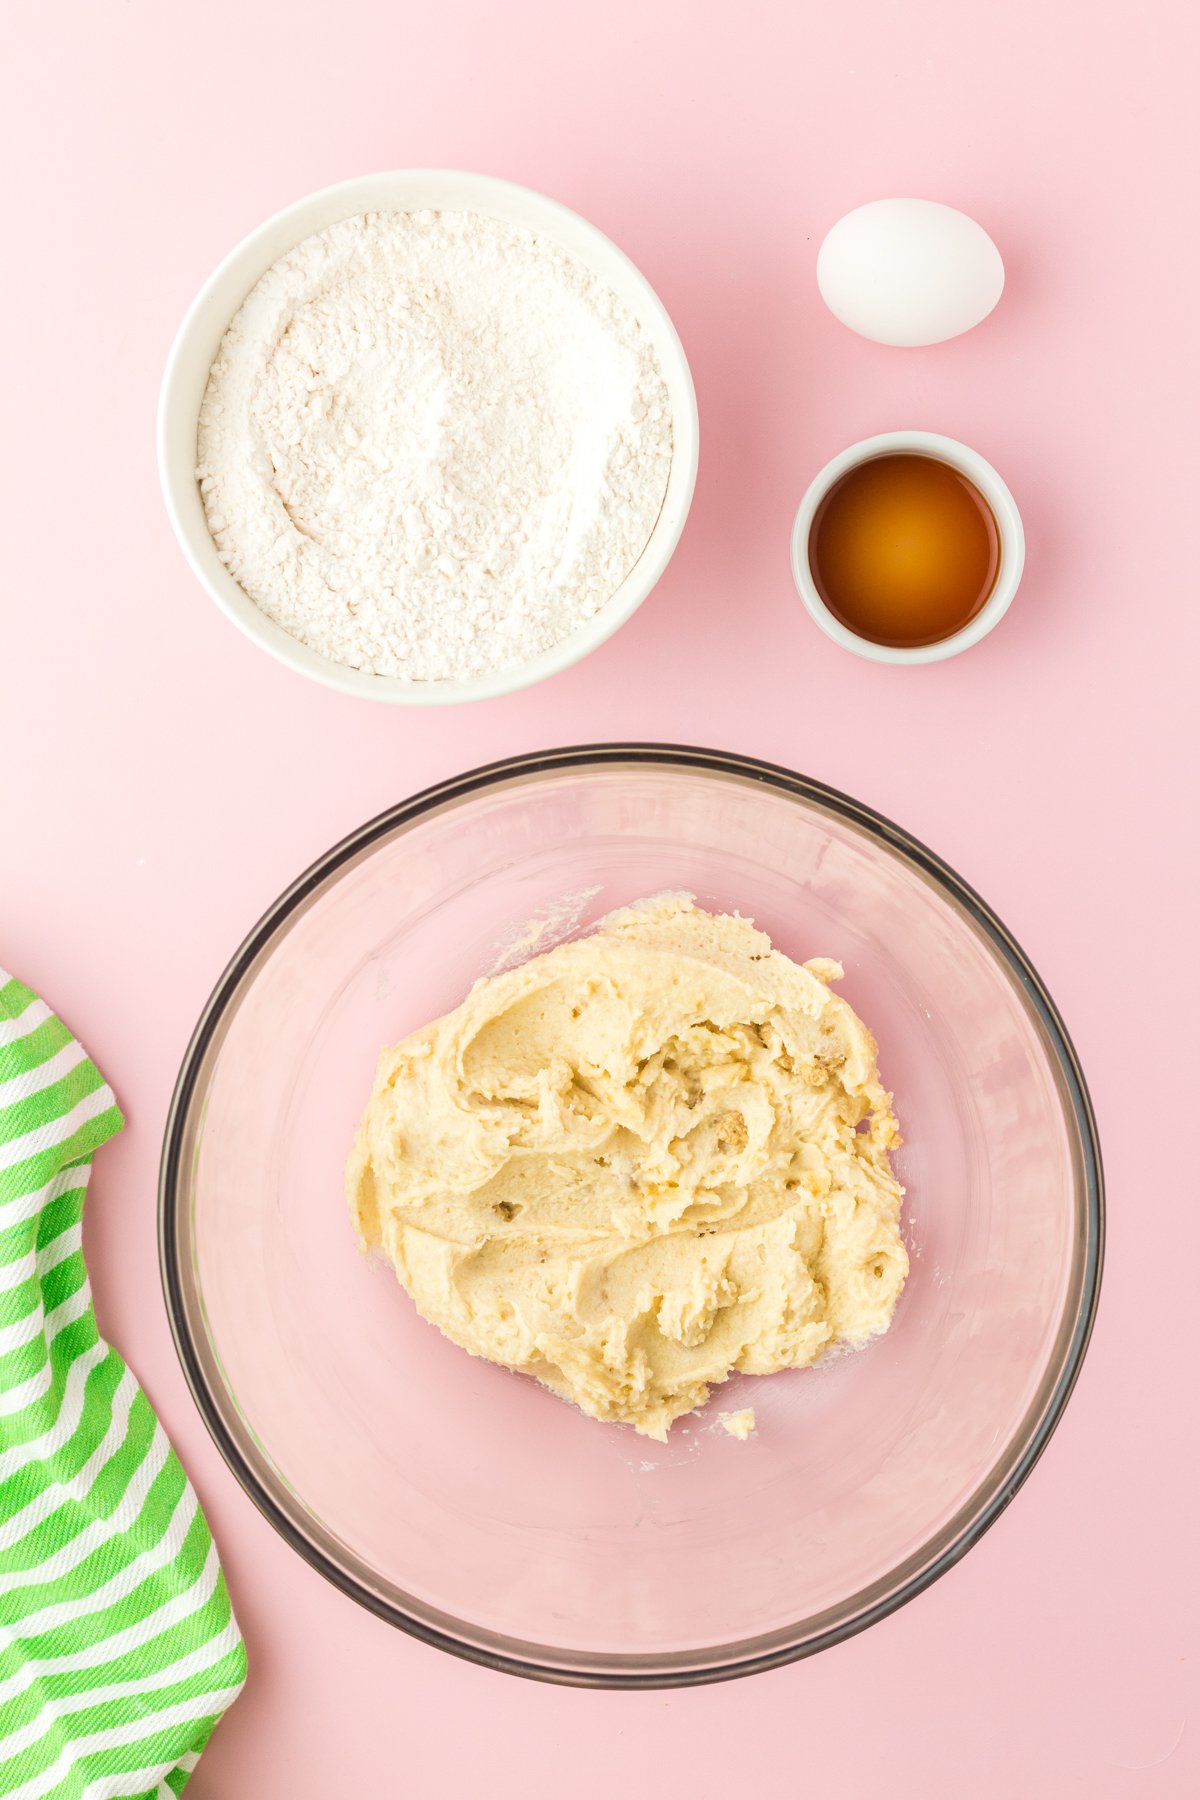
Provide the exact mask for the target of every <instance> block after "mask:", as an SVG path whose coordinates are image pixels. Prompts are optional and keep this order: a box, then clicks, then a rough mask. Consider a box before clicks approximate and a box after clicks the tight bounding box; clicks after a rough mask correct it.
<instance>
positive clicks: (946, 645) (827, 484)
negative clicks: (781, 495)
mask: <svg viewBox="0 0 1200 1800" xmlns="http://www.w3.org/2000/svg"><path fill="white" fill-rule="evenodd" d="M903 455H909V456H934V457H937V458H938V460H939V461H941V462H944V463H949V464H950V467H951V468H952V469H957V470H958V472H959V474H960V475H965V476H966V478H967V480H968V481H972V482H974V484H975V486H976V487H977V488H978V489H979V492H980V493H981V494H982V495H983V497H984V499H985V500H986V501H987V503H988V505H989V506H990V507H991V509H992V512H993V514H994V516H995V520H996V526H997V529H998V531H999V533H1000V567H999V569H998V570H997V573H996V582H995V586H994V587H993V588H992V591H991V593H990V595H989V596H988V598H987V600H986V602H985V603H984V605H983V606H982V607H981V608H980V610H979V611H978V612H977V613H976V615H975V617H974V618H973V619H972V620H971V621H970V623H969V624H966V625H964V626H963V628H962V630H961V631H956V632H954V633H953V634H952V635H951V636H950V637H947V638H941V639H939V641H938V642H937V643H936V644H917V645H914V646H913V647H911V648H902V647H897V646H895V645H892V644H876V643H873V642H872V641H871V639H870V638H864V637H859V635H858V633H857V632H855V631H851V630H850V629H849V628H848V626H845V625H843V624H842V622H841V620H840V619H838V618H835V617H834V615H833V613H831V612H830V610H829V608H828V607H827V606H826V604H825V602H824V600H822V598H821V596H820V594H819V593H818V592H817V584H816V582H815V581H814V580H813V576H812V569H811V568H810V566H809V560H808V540H809V534H810V533H811V531H812V523H813V520H814V518H815V517H816V514H817V508H818V507H819V506H820V504H821V502H822V500H824V498H825V496H826V494H827V493H828V492H829V490H830V488H831V487H832V486H833V485H834V483H835V482H837V481H840V480H841V478H842V476H843V475H845V474H847V473H848V471H849V470H851V469H854V468H857V467H858V465H859V463H864V462H869V461H871V459H872V458H873V457H876V456H903ZM1024 567H1025V531H1024V528H1023V526H1022V524H1021V515H1020V513H1019V512H1018V511H1017V503H1016V501H1015V500H1014V499H1013V497H1012V495H1011V494H1010V493H1009V491H1008V488H1007V486H1006V485H1005V483H1004V482H1003V481H1002V480H1001V479H1000V477H999V475H997V473H996V471H995V469H993V467H992V465H991V463H989V462H985V461H984V459H983V457H982V456H980V455H979V453H978V452H977V451H975V450H970V449H968V447H967V446H966V444H960V443H959V442H958V441H957V439H955V438H949V437H941V436H939V435H938V433H937V432H934V431H884V432H881V433H880V434H879V436H878V437H869V438H863V439H862V440H861V442H860V443H857V444H851V445H850V447H849V449H848V450H843V451H842V453H841V455H840V456H835V457H834V459H833V461H832V462H828V463H826V465H825V467H824V468H823V469H822V470H821V473H820V474H819V475H818V476H817V477H816V478H815V480H813V481H812V482H811V483H810V484H809V488H808V491H807V493H806V494H805V496H804V498H803V500H802V501H801V502H800V506H799V510H798V511H797V513H796V520H795V523H794V524H793V526H792V575H793V577H794V579H795V582H796V586H797V588H798V589H799V590H800V598H801V599H802V600H803V602H804V604H805V606H806V607H807V608H808V611H809V613H810V614H811V615H812V617H813V618H814V619H815V620H816V622H817V624H818V625H819V626H820V627H821V630H822V631H823V632H824V633H825V635H826V636H827V637H831V638H832V639H833V641H834V643H835V644H841V646H842V647H843V649H845V650H853V651H854V653H855V655H856V656H865V657H868V658H869V659H870V660H871V661H872V662H884V663H931V662H942V661H943V660H944V659H945V658H946V657H947V656H957V655H958V653H959V651H960V650H969V649H970V647H971V645H972V644H977V643H978V642H979V640H980V638H983V637H986V636H987V634H988V632H989V631H991V630H993V629H994V627H995V626H997V625H998V624H999V623H1000V620H1001V619H1002V618H1003V617H1004V615H1005V613H1006V612H1007V611H1008V609H1009V607H1010V606H1011V605H1012V599H1013V595H1014V594H1015V593H1016V591H1017V589H1018V587H1019V586H1020V584H1021V571H1022V569H1023V568H1024Z"/></svg>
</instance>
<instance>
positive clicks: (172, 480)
mask: <svg viewBox="0 0 1200 1800" xmlns="http://www.w3.org/2000/svg"><path fill="white" fill-rule="evenodd" d="M406 187H407V188H409V189H413V188H418V189H421V190H422V191H423V192H424V193H425V194H426V196H427V197H426V198H425V199H423V200H421V201H420V202H419V205H420V207H421V208H422V209H423V208H425V207H428V206H430V205H436V206H437V207H438V208H439V209H440V210H442V211H472V210H474V211H478V212H483V213H484V214H485V215H486V216H489V217H494V218H499V219H504V218H506V217H507V214H506V212H505V210H504V208H505V207H506V206H510V207H511V206H515V207H525V208H529V209H531V210H532V211H533V212H535V213H536V214H537V215H538V217H539V219H540V220H541V221H542V224H543V226H544V228H545V229H546V230H547V231H549V232H551V233H552V234H554V235H555V237H556V241H558V242H560V243H564V242H565V240H566V239H567V238H570V237H579V236H581V237H583V238H584V239H586V240H587V242H588V243H589V244H590V246H591V248H592V251H593V252H594V256H595V261H594V263H593V264H592V265H591V266H592V268H593V270H594V272H595V273H596V274H597V277H598V279H600V280H611V276H612V274H613V273H620V274H621V275H623V276H624V277H625V278H626V279H627V280H629V281H631V283H632V285H633V286H634V287H636V288H637V290H638V292H639V294H640V296H641V304H640V313H641V317H642V321H643V324H646V322H647V321H649V322H650V325H651V329H652V335H653V338H654V342H655V350H656V354H657V355H658V356H659V360H660V363H661V364H662V374H663V379H664V381H665V382H666V383H667V386H668V390H669V393H670V397H671V424H672V431H673V444H672V453H671V468H670V469H669V471H668V474H667V487H666V491H665V493H664V496H663V504H662V507H661V509H660V511H659V514H658V517H657V518H656V520H655V522H654V525H653V528H652V529H651V532H650V535H649V537H648V538H647V539H646V542H645V544H644V546H643V548H642V551H641V554H640V556H639V557H638V559H637V561H636V562H635V563H634V564H633V566H632V567H631V568H630V569H629V570H628V571H627V572H626V575H625V578H624V580H623V581H622V582H621V584H620V586H619V587H618V588H617V589H616V590H615V592H614V593H613V594H611V595H610V596H609V598H608V599H607V600H606V601H605V603H604V605H603V606H602V607H601V608H600V610H599V611H598V612H597V613H594V614H593V615H592V617H591V618H590V619H587V620H585V621H584V623H583V624H582V625H580V626H579V627H578V628H577V629H576V630H575V631H573V632H571V633H570V635H569V636H567V637H565V638H563V639H562V640H561V641H560V642H559V643H557V644H554V645H552V646H551V648H550V649H549V650H543V651H540V652H539V653H538V654H537V655H536V656H531V657H529V658H528V659H527V660H526V661H524V662H519V663H513V664H511V665H509V666H508V667H506V668H502V669H496V670H492V671H489V672H487V673H485V674H483V675H472V676H466V677H461V678H459V677H455V678H447V679H446V680H444V681H404V680H402V679H401V678H400V677H398V676H391V675H372V674H370V673H369V672H368V671H367V670H364V669H354V668H351V667H350V666H349V664H343V663H337V662H332V661H331V660H330V659H329V658H328V657H324V656H320V655H319V654H318V653H317V652H316V651H314V650H311V649H309V647H308V646H307V645H306V644H302V643H301V642H300V640H299V639H298V638H293V637H292V636H291V635H290V633H288V632H286V631H284V629H283V628H282V626H279V625H276V624H275V622H274V621H273V620H271V619H269V618H268V617H267V615H266V614H265V613H263V612H262V611H260V609H259V608H258V606H257V605H256V604H255V603H254V601H253V600H251V599H250V597H249V595H248V594H247V593H246V592H245V590H244V589H243V588H242V587H241V585H240V583H239V582H237V581H236V580H235V579H234V577H233V576H232V575H230V574H229V572H228V570H227V569H225V568H224V567H223V566H222V564H221V562H220V559H219V556H218V554H217V550H216V546H215V544H214V543H213V541H212V539H211V536H209V534H208V527H207V524H206V523H205V522H204V521H203V519H201V521H200V523H199V524H197V523H196V521H195V509H194V507H192V506H190V504H189V503H190V502H191V500H192V499H193V498H194V494H193V490H194V489H195V485H196V484H195V480H194V476H193V477H190V478H187V479H185V478H184V476H183V475H182V474H181V473H180V472H179V471H178V470H177V469H176V467H175V448H174V437H175V434H176V433H177V432H178V431H179V430H181V429H183V424H184V421H183V419H182V418H181V414H182V413H183V412H184V410H185V402H186V400H187V393H186V388H187V384H188V380H189V375H188V370H189V363H190V361H191V358H192V352H193V340H194V339H195V338H196V336H197V334H198V333H199V332H200V331H201V329H202V328H203V327H204V325H205V321H206V316H207V313H208V310H209V308H210V306H211V304H212V301H213V296H214V294H215V293H216V292H217V291H218V290H219V289H220V288H221V286H222V285H223V284H224V283H225V282H226V280H227V279H228V278H229V277H230V275H231V273H232V272H233V270H234V269H236V268H237V267H238V265H239V264H241V263H242V262H243V261H250V260H254V261H255V262H256V266H257V273H255V274H254V275H253V276H252V277H251V278H250V280H249V281H248V283H247V285H246V287H245V288H244V289H243V290H242V294H241V299H239V300H238V301H237V303H236V304H235V305H234V306H233V308H232V310H231V311H230V313H229V316H228V317H227V318H226V319H225V323H224V325H223V326H222V327H221V331H222V335H223V333H224V330H225V328H226V326H228V324H229V322H230V320H231V319H232V317H233V314H234V313H235V312H236V311H237V307H238V306H239V305H240V304H241V300H243V299H245V297H246V294H247V293H249V291H250V289H251V288H252V287H253V286H254V284H255V282H256V281H258V280H259V279H260V278H261V277H262V275H264V274H265V273H266V271H267V270H268V269H269V268H271V267H272V266H273V264H274V263H275V262H276V261H278V259H279V257H280V256H281V255H285V254H286V253H287V252H286V251H283V250H278V249H276V250H275V251H274V252H273V253H272V254H271V255H270V256H269V257H266V260H263V257H264V256H265V250H264V248H263V247H264V246H265V245H267V244H269V243H272V242H273V241H274V240H276V239H277V237H278V235H279V232H280V230H281V229H282V228H284V227H287V228H288V229H289V231H290V230H291V229H292V228H293V227H294V230H295V235H294V237H293V238H292V247H293V248H294V246H295V245H296V244H298V243H300V242H301V241H302V240H303V239H304V238H305V237H307V236H310V235H311V234H312V233H313V232H316V231H319V230H322V229H326V228H327V226H328V224H329V220H328V218H327V217H326V215H327V214H328V212H329V210H330V208H338V207H340V206H342V205H343V203H344V207H345V210H344V212H340V213H338V217H340V218H350V217H353V216H354V214H355V213H359V212H387V211H393V212H395V211H404V210H406V206H405V203H404V201H403V198H402V196H401V195H400V193H399V192H398V190H400V189H403V188H406ZM417 205H418V202H417V200H416V199H415V198H411V197H410V199H409V200H408V202H407V210H412V209H413V207H415V206H417ZM566 247H567V250H568V254H573V255H577V254H578V252H576V251H574V250H572V249H571V247H570V244H569V243H568V244H567V245H566ZM256 252H257V253H259V254H258V255H257V257H256V255H255V253H256ZM606 270H607V271H608V272H609V273H608V274H607V275H606V274H605V271H606ZM191 410H192V409H191V406H190V404H188V405H187V406H186V412H187V415H188V417H189V418H190V415H191ZM197 415H198V408H197ZM197 428H198V416H197V418H196V419H191V423H190V427H189V429H190V431H191V433H192V436H193V439H194V435H195V431H196V429H197ZM155 436H156V460H157V465H158V478H159V485H160V487H161V490H162V496H163V504H164V506H165V508H166V512H167V517H168V518H169V520H170V522H171V528H172V530H173V531H174V534H175V537H176V540H177V542H178V544H179V547H180V549H181V550H182V552H183V555H184V558H185V560H186V562H187V564H188V566H189V567H190V569H191V571H192V573H193V575H194V576H195V578H196V580H197V581H198V582H199V584H200V586H201V587H202V588H203V589H204V591H205V593H207V595H208V597H209V599H210V600H212V601H213V602H214V604H215V605H216V606H218V607H219V608H220V610H221V611H222V612H223V613H224V614H225V617H226V618H227V619H229V620H231V621H232V623H233V624H234V625H236V626H237V627H238V629H239V630H240V631H241V632H242V633H243V634H244V635H245V636H246V637H248V638H249V639H250V640H251V642H252V643H254V644H256V645H257V646H258V648H259V649H260V650H265V651H266V652H267V653H268V655H270V656H272V657H274V658H275V660H276V661H277V662H279V663H282V664H283V665H284V666H285V667H286V668H289V669H292V670H294V671H295V672H296V673H297V674H300V675H305V676H307V677H308V678H309V680H311V681H317V682H320V683H321V684H322V685H323V686H325V687H331V688H334V689H336V690H337V691H338V692H339V693H344V694H351V695H354V696H356V697H357V698H359V699H367V700H374V701H379V702H383V703H384V704H391V705H400V706H452V705H457V704H462V703H465V702H468V701H471V700H491V699H496V698H498V697H499V696H501V695H504V694H511V693H516V692H518V691H519V690H521V689H522V688H527V687H532V686H534V685H535V684H536V683H537V682H539V681H545V680H547V679H548V678H549V677H550V676H552V675H557V674H560V673H561V672H562V671H563V670H564V669H567V668H570V667H571V666H572V665H573V664H574V663H576V662H579V661H581V660H582V659H583V658H584V657H585V656H588V655H590V654H591V652H592V651H593V650H596V649H598V648H599V647H600V645H601V644H603V643H605V642H606V641H607V640H608V638H610V637H611V636H612V635H613V634H614V632H616V631H618V630H619V629H620V628H621V626H622V625H624V624H626V623H627V622H628V621H629V619H631V618H632V617H633V615H634V613H635V612H636V611H637V610H638V608H639V607H640V606H641V605H642V604H643V602H644V601H645V600H647V599H648V598H649V596H650V594H651V593H652V592H653V590H654V588H655V587H656V586H657V584H658V582H659V581H660V580H661V578H662V576H663V574H664V573H665V572H666V569H667V565H668V564H669V563H670V560H671V558H672V556H673V555H674V554H675V550H676V549H677V547H678V544H679V540H680V538H681V537H682V535H683V530H684V527H685V525H686V524H687V520H688V516H689V513H690V511H691V504H692V498H693V496H694V493H695V488H696V476H697V472H698V469H699V460H700V415H699V411H698V408H697V404H696V387H695V382H694V380H693V378H692V372H691V367H690V365H689V363H688V359H687V353H686V351H685V350H684V348H683V344H682V342H681V340H680V337H679V333H678V331H677V330H676V328H675V325H674V322H673V321H672V319H671V316H670V314H669V313H668V311H667V309H666V307H665V305H664V304H663V302H662V300H661V299H660V298H659V296H658V294H657V292H656V291H655V289H654V287H653V286H652V285H651V283H650V281H649V280H648V279H647V277H646V276H645V275H644V274H643V273H642V271H641V269H640V268H639V267H638V266H637V264H636V263H635V262H634V261H633V259H632V257H630V256H627V255H626V253H625V251H624V250H622V249H621V248H620V247H619V245H617V244H615V243H614V242H613V240H612V239H611V238H610V237H608V236H607V235H606V234H605V233H604V232H603V231H601V230H600V228H599V226H597V225H593V224H592V223H591V221H590V220H589V219H586V218H584V216H583V215H582V213H577V212H575V211H574V210H573V209H572V208H571V207H569V206H565V205H564V204H563V203H562V202H561V201H560V200H555V199H552V198H551V196H550V195H548V194H543V193H540V192H539V191H538V190H537V189H536V188H530V187H524V186H522V185H521V184H520V183H519V182H515V181H505V180H503V179H501V178H500V177H499V176H495V175H481V174H477V173H475V172H473V171H472V170H469V169H446V168H429V169H423V168H408V169H381V170H378V171H375V172H373V173H370V174H365V175H359V176H353V177H351V178H350V179H349V180H346V181H338V182H334V183H332V184H331V185H330V186H328V187H323V188H317V189H315V190H314V191H313V192H312V193H309V194H304V195H302V196H301V197H300V198H299V199H297V200H293V201H291V202H290V203H289V204H288V205H287V206H284V207H281V208H280V209H279V210H278V211H277V212H274V213H272V214H271V215H270V216H269V217H268V218H266V219H263V220H262V221H261V222H260V223H259V224H258V225H256V226H255V227H254V228H253V230H251V231H249V232H247V233H246V234H245V236H244V237H242V238H241V239H240V240H239V241H238V242H237V243H236V244H234V245H233V247H232V248H231V249H230V250H228V251H227V252H226V254H225V255H224V256H223V257H222V258H221V260H220V262H219V263H218V264H217V266H216V268H215V269H213V271H212V272H211V274H209V275H208V276H207V278H206V279H205V281H204V282H203V283H202V285H201V286H200V288H199V290H198V291H197V293H196V295H195V297H194V298H193V300H192V301H191V303H190V304H189V306H188V308H187V311H186V312H185V313H184V316H183V318H182V320H181V321H180V324H179V326H178V329H177V330H176V333H175V336H174V339H173V340H172V343H171V348H170V350H169V352H168V354H167V360H166V363H165V365H164V368H163V375H162V381H161V384H160V386H159V393H158V409H157V417H156V433H155ZM677 471H678V473H677ZM189 513H190V514H191V517H189ZM210 552H211V554H210ZM618 599H619V604H617V602H618Z"/></svg>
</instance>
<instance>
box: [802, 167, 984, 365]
mask: <svg viewBox="0 0 1200 1800" xmlns="http://www.w3.org/2000/svg"><path fill="white" fill-rule="evenodd" d="M817 285H818V286H819V288H820V290H821V296H822V298H823V299H824V301H825V304H826V306H827V307H828V308H829V310H830V312H831V313H833V315H834V316H835V318H838V319H840V320H841V321H842V324H843V325H848V326H849V327H850V329H851V331H857V332H858V333H859V334H860V335H861V336H862V337H867V338H873V339H874V340H875V342H876V343H877V344H940V343H941V342H942V341H943V339H945V338H952V337H957V336H958V335H959V333H960V332H962V331H970V329H971V327H972V325H978V323H979V321H980V320H981V319H986V318H987V316H988V314H989V313H990V312H991V310H992V308H993V306H995V304H996V302H997V300H998V299H999V298H1000V295H1001V292H1002V291H1003V288H1004V264H1003V262H1002V261H1001V260H1000V252H999V251H998V250H997V248H996V246H995V244H993V242H992V240H991V238H990V237H989V236H988V234H987V232H986V231H985V230H984V229H983V226H982V225H977V224H976V223H975V221H974V219H969V218H968V217H967V215H966V213H961V212H956V211H955V209H954V208H953V207H952V206H939V205H938V204H937V202H936V201H934V200H872V201H871V202H870V204H869V205H867V206H860V207H857V208H856V209H855V211H854V212H850V213H847V214H846V216H845V218H844V219H839V220H838V222H837V224H836V225H835V226H834V227H833V229H832V230H831V231H830V232H829V234H828V236H827V237H826V239H825V242H824V243H823V244H822V245H821V249H820V252H819V254H818V256H817Z"/></svg>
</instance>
